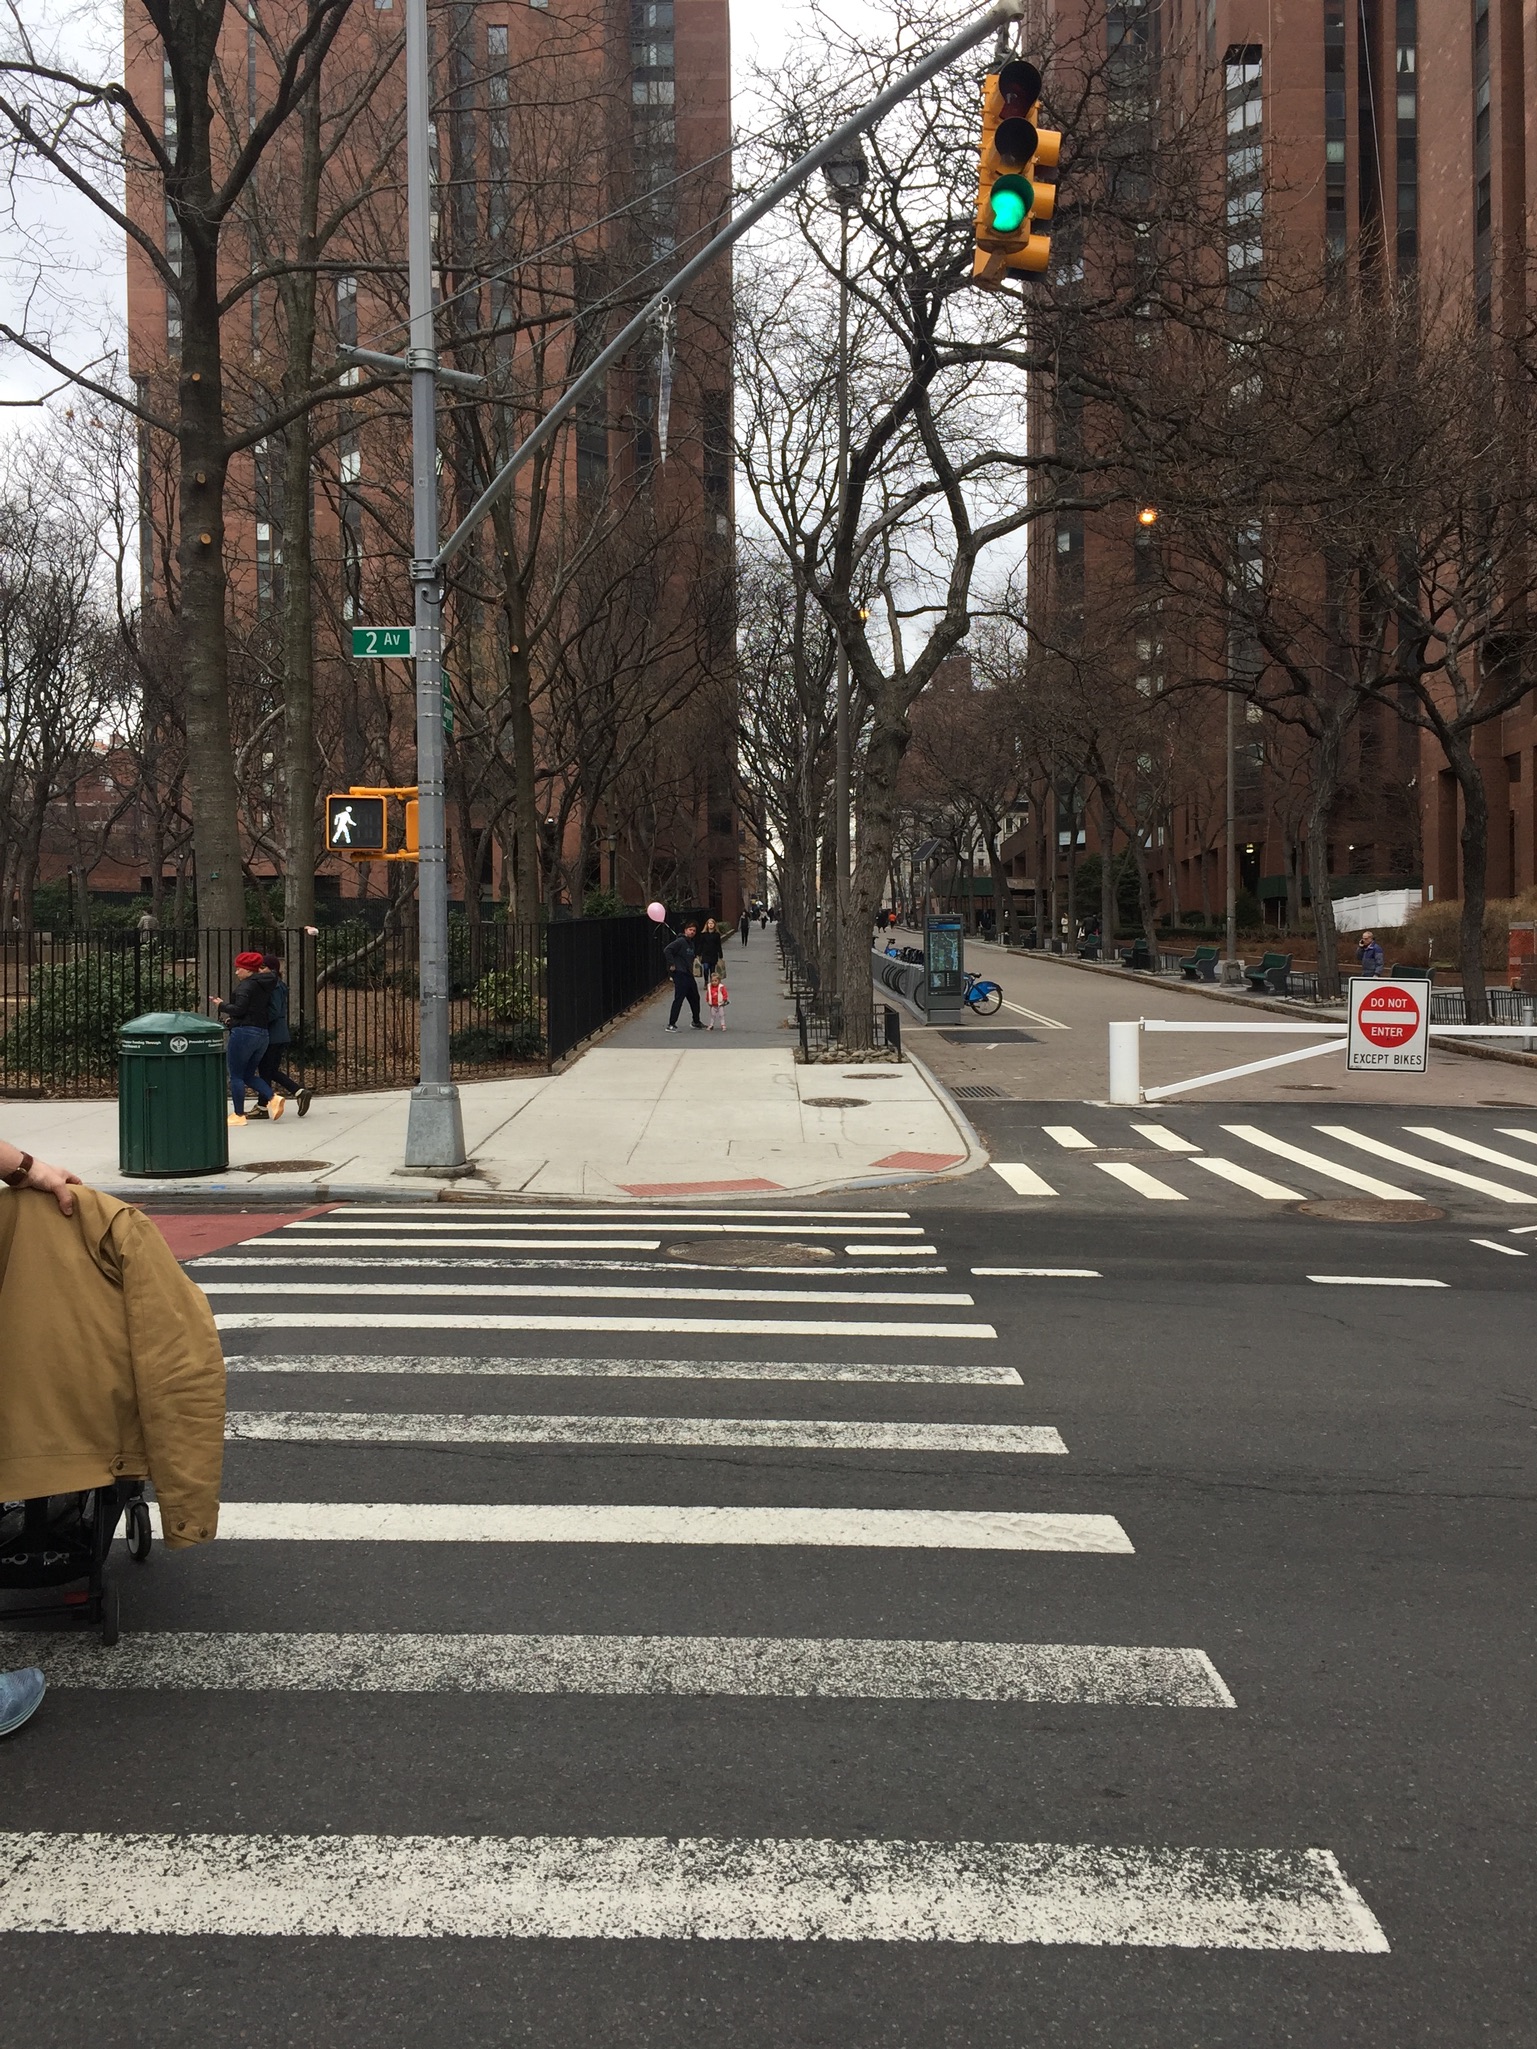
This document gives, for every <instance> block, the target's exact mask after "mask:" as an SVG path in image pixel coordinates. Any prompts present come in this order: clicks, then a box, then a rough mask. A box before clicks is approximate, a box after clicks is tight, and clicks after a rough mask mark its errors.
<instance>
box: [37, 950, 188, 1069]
mask: <svg viewBox="0 0 1537 2049" xmlns="http://www.w3.org/2000/svg"><path fill="white" fill-rule="evenodd" d="M134 968H135V961H134V955H133V953H132V952H131V951H127V950H125V951H123V952H121V953H96V952H92V953H91V954H88V955H86V956H85V957H84V958H83V959H80V960H72V961H64V962H61V963H59V964H57V965H55V966H52V967H42V968H38V969H36V970H35V971H34V973H33V976H32V988H31V1000H30V1001H29V1002H28V1004H27V1005H26V1007H25V1008H24V1009H22V1010H20V1011H18V1012H17V1015H16V1019H15V1021H14V1023H13V1024H12V1025H11V1028H10V1030H9V1031H8V1032H7V1033H6V1035H5V1038H4V1040H3V1041H0V1058H3V1061H4V1064H5V1066H6V1067H7V1068H8V1069H9V1070H10V1071H11V1072H12V1073H16V1072H28V1073H31V1074H35V1075H36V1076H37V1078H38V1080H39V1081H40V1082H41V1083H42V1084H43V1085H44V1086H45V1087H46V1086H50V1085H54V1084H58V1083H61V1082H68V1081H70V1080H72V1079H82V1080H83V1079H87V1078H91V1079H95V1080H98V1081H101V1080H107V1079H109V1078H110V1077H111V1076H112V1075H113V1074H115V1073H116V1072H117V1035H118V1031H119V1028H120V1027H121V1026H123V1025H125V1024H126V1023H127V1022H128V1020H129V1018H131V1017H137V1016H139V1015H141V1014H142V1013H143V1012H145V1011H150V1010H196V1009H197V1008H198V999H197V978H196V976H195V975H189V974H183V973H180V972H178V964H177V963H176V962H175V961H174V960H172V958H171V957H170V955H169V953H168V952H166V951H164V950H163V949H162V948H160V947H157V946H154V945H150V946H146V947H144V948H143V949H142V951H141V954H140V958H139V971H138V976H137V983H136V981H135V973H134Z"/></svg>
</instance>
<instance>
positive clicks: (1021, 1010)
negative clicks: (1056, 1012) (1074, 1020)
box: [1003, 996, 1073, 1032]
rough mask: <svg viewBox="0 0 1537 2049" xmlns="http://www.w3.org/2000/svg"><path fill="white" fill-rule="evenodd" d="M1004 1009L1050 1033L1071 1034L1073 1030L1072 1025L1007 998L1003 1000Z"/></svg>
mask: <svg viewBox="0 0 1537 2049" xmlns="http://www.w3.org/2000/svg"><path fill="white" fill-rule="evenodd" d="M1003 1007H1004V1009H1005V1010H1012V1011H1013V1013H1014V1015H1015V1016H1016V1017H1027V1018H1029V1020H1030V1022H1031V1023H1032V1024H1038V1025H1043V1026H1044V1027H1045V1029H1046V1030H1047V1031H1048V1032H1070V1031H1071V1030H1072V1029H1073V1028H1072V1026H1071V1025H1065V1024H1064V1023H1063V1022H1062V1020H1061V1018H1059V1017H1045V1016H1043V1015H1042V1013H1041V1012H1040V1011H1038V1010H1026V1008H1025V1006H1024V1005H1023V1004H1022V1003H1011V1002H1010V1001H1009V999H1008V997H1007V996H1005V997H1004V999H1003Z"/></svg>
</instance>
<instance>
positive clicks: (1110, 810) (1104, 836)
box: [1099, 783, 1116, 960]
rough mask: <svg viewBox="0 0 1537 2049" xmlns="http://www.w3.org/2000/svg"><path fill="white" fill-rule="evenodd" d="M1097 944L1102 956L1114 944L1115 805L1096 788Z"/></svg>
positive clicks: (1107, 956) (1102, 791)
mask: <svg viewBox="0 0 1537 2049" xmlns="http://www.w3.org/2000/svg"><path fill="white" fill-rule="evenodd" d="M1099 817H1100V832H1099V944H1100V951H1101V953H1102V954H1103V955H1104V957H1105V959H1106V960H1108V959H1109V958H1110V954H1111V952H1112V950H1113V949H1114V946H1115V899H1116V887H1115V880H1116V878H1115V808H1114V806H1113V805H1112V803H1111V801H1110V793H1109V791H1108V790H1107V789H1106V788H1105V786H1104V784H1103V783H1101V785H1100V790H1099Z"/></svg>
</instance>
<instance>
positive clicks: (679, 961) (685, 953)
mask: <svg viewBox="0 0 1537 2049" xmlns="http://www.w3.org/2000/svg"><path fill="white" fill-rule="evenodd" d="M698 931H699V927H698V926H697V925H694V924H688V925H685V926H684V928H683V930H682V933H681V934H680V935H679V937H678V938H676V939H675V940H673V942H672V944H671V945H670V946H665V947H663V949H662V959H663V960H664V961H665V962H666V963H667V970H668V973H669V974H670V975H671V976H672V1015H671V1016H670V1017H669V1018H668V1020H667V1029H668V1031H670V1032H675V1031H676V1030H677V1029H678V1014H679V1012H680V1011H681V1010H682V1008H683V1006H684V1004H685V1003H686V1004H687V1005H688V1007H689V1011H690V1013H691V1015H692V1017H693V1028H694V1030H695V1031H696V1032H702V1031H703V1030H704V1025H703V1024H702V1022H701V1021H700V1017H699V987H698V984H697V983H696V982H695V980H694V941H695V938H696V936H697V934H698Z"/></svg>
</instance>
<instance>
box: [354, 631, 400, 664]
mask: <svg viewBox="0 0 1537 2049" xmlns="http://www.w3.org/2000/svg"><path fill="white" fill-rule="evenodd" d="M415 653H416V628H415V627H414V626H354V627H353V629H352V659H353V660H354V661H355V662H408V661H410V659H411V657H412V656H413V655H414V654H415Z"/></svg>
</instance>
